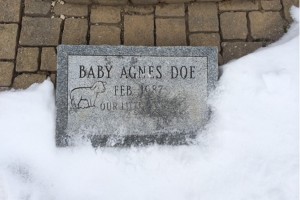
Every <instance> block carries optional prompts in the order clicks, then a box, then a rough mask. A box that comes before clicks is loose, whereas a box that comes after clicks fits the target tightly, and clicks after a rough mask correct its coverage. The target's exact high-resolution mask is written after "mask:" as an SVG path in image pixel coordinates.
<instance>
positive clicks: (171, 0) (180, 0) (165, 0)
mask: <svg viewBox="0 0 300 200" xmlns="http://www.w3.org/2000/svg"><path fill="white" fill-rule="evenodd" d="M190 1H191V0H160V1H159V2H162V3H185V2H190Z"/></svg>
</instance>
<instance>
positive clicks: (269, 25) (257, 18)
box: [249, 11, 284, 40]
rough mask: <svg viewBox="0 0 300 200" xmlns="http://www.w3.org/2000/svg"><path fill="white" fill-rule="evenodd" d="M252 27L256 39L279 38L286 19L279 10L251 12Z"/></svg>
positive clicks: (252, 33)
mask: <svg viewBox="0 0 300 200" xmlns="http://www.w3.org/2000/svg"><path fill="white" fill-rule="evenodd" d="M249 19H250V29H251V35H252V37H253V38H254V39H271V40H277V39H278V38H280V37H281V36H282V35H283V33H284V29H283V25H284V21H283V19H282V18H281V15H280V13H279V12H264V13H262V12H258V11H254V12H250V14H249Z"/></svg>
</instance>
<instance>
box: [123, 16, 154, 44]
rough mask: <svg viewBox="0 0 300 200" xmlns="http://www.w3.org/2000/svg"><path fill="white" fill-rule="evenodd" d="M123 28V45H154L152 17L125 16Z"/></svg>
mask: <svg viewBox="0 0 300 200" xmlns="http://www.w3.org/2000/svg"><path fill="white" fill-rule="evenodd" d="M124 28H125V31H124V44H125V45H145V46H152V45H154V18H153V15H146V16H139V15H125V17H124Z"/></svg>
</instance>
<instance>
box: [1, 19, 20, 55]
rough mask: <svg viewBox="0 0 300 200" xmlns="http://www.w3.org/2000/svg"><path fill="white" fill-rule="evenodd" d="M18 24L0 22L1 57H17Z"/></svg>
mask: <svg viewBox="0 0 300 200" xmlns="http://www.w3.org/2000/svg"><path fill="white" fill-rule="evenodd" d="M17 33H18V25H17V24H0V59H15V54H16V46H17Z"/></svg>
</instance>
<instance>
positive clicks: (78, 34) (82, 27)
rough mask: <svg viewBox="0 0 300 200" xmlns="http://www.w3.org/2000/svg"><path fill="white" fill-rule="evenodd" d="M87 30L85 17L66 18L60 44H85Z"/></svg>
mask: <svg viewBox="0 0 300 200" xmlns="http://www.w3.org/2000/svg"><path fill="white" fill-rule="evenodd" d="M87 30H88V21H87V19H72V18H69V19H66V20H65V26H64V31H63V36H62V44H74V45H75V44H77V45H78V44H86V43H87V41H86V36H87Z"/></svg>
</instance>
